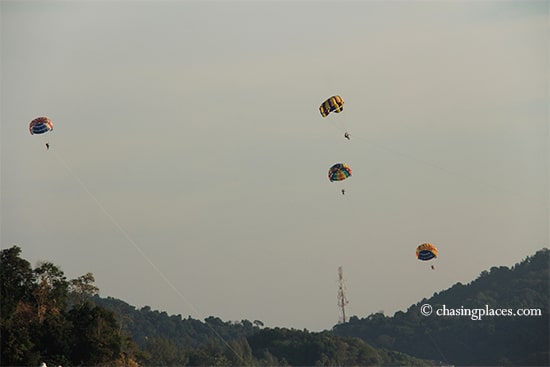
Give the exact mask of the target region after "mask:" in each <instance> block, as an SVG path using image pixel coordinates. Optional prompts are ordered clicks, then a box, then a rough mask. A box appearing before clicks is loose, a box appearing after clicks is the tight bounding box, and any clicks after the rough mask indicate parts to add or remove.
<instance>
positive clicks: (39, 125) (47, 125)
mask: <svg viewBox="0 0 550 367" xmlns="http://www.w3.org/2000/svg"><path fill="white" fill-rule="evenodd" d="M52 130H53V122H52V120H50V119H49V118H47V117H37V118H35V119H34V120H32V121H31V122H30V123H29V132H30V133H31V135H42V134H45V133H47V132H50V131H52ZM49 149H50V143H49V142H46V150H49Z"/></svg>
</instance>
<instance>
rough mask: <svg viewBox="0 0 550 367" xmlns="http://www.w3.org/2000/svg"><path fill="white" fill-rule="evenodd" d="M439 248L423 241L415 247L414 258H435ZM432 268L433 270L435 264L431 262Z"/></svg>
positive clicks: (425, 259) (426, 259) (422, 259)
mask: <svg viewBox="0 0 550 367" xmlns="http://www.w3.org/2000/svg"><path fill="white" fill-rule="evenodd" d="M437 256H439V250H438V249H437V247H435V246H434V245H432V244H431V243H423V244H421V245H419V246H418V247H417V248H416V258H417V259H418V260H421V261H428V260H432V259H435V258H437ZM431 267H432V270H435V265H433V264H432V266H431Z"/></svg>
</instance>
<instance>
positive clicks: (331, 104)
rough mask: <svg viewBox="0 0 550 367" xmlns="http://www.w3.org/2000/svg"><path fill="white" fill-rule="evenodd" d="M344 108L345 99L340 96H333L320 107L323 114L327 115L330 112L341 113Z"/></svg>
mask: <svg viewBox="0 0 550 367" xmlns="http://www.w3.org/2000/svg"><path fill="white" fill-rule="evenodd" d="M343 110H344V99H343V98H342V97H340V96H332V97H330V98H329V99H327V100H326V101H324V102H323V103H322V104H321V106H320V107H319V112H321V116H323V117H327V116H328V114H329V113H331V112H334V113H340V112H342V111H343Z"/></svg>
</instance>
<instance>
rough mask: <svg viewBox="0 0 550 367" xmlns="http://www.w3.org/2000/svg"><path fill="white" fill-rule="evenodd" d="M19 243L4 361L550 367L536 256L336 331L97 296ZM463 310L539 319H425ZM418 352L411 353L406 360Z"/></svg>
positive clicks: (4, 290)
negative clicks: (198, 314)
mask: <svg viewBox="0 0 550 367" xmlns="http://www.w3.org/2000/svg"><path fill="white" fill-rule="evenodd" d="M20 253H21V249H20V248H19V247H17V246H13V247H12V248H9V249H6V250H2V252H1V258H0V260H1V263H0V290H1V298H0V306H1V314H0V316H1V318H0V327H1V365H11V366H33V365H34V366H37V365H39V364H40V362H42V361H45V362H47V363H48V365H72V366H84V365H86V366H118V365H125V366H132V367H137V366H176V365H177V366H235V365H247V366H265V365H270V366H275V365H281V366H285V365H287V366H300V365H308V366H334V365H365V366H367V365H391V366H405V365H415V366H418V365H435V364H438V363H440V362H435V361H441V363H446V364H450V363H452V364H457V365H465V364H468V365H549V357H548V350H549V347H548V346H549V318H548V316H549V309H548V307H549V300H550V295H549V286H550V285H549V259H550V252H549V251H548V250H546V249H545V250H541V251H539V252H537V253H536V254H535V255H534V256H531V257H528V258H527V259H525V260H524V261H522V262H521V263H519V264H516V265H515V266H514V267H512V268H511V269H510V268H507V267H493V268H491V269H490V271H485V272H483V273H482V274H481V275H480V276H479V278H478V279H476V280H474V281H473V282H471V283H470V284H467V285H463V284H460V283H458V284H455V285H454V286H453V287H451V288H450V289H448V290H445V291H442V292H440V293H436V294H434V295H433V297H431V298H430V299H424V300H422V301H421V302H419V303H417V304H415V305H413V306H411V307H410V308H409V309H408V310H407V312H397V313H395V315H394V316H393V317H386V316H384V315H383V314H381V313H378V314H373V315H370V316H368V317H366V318H364V319H359V318H358V317H356V316H354V317H352V318H351V320H350V322H348V323H346V324H340V325H337V326H335V327H334V329H333V330H332V331H323V332H309V331H307V330H295V329H286V328H264V327H263V324H262V322H261V321H258V320H256V321H253V322H250V321H248V320H242V321H239V322H224V321H222V320H220V319H219V318H217V317H208V318H206V319H205V320H203V321H200V320H196V319H193V318H191V317H187V318H184V317H182V316H181V315H168V314H167V313H166V312H159V311H153V310H151V308H150V307H148V306H145V307H143V308H141V309H136V308H135V307H133V306H130V305H128V304H127V303H125V302H123V301H120V300H117V299H114V298H101V297H99V296H98V295H97V293H98V291H99V290H98V288H96V287H95V286H94V285H93V282H94V278H93V275H92V274H91V273H88V274H85V275H83V276H81V277H78V278H77V279H72V280H67V279H66V278H65V276H64V274H63V272H62V271H61V269H60V268H58V267H57V266H55V265H54V264H52V263H49V262H44V263H41V264H38V265H37V266H36V267H35V268H34V269H33V268H32V267H31V266H30V264H29V263H28V262H27V261H26V260H24V259H22V258H20ZM424 304H430V305H431V306H432V308H433V310H434V311H436V310H441V309H442V308H443V307H446V308H447V309H448V310H461V306H462V307H463V308H464V309H474V308H479V309H485V307H488V308H490V309H497V308H499V309H502V308H504V309H513V310H514V311H515V310H517V309H540V310H541V314H540V315H539V316H531V317H519V316H508V317H505V316H500V317H497V316H482V317H481V320H473V319H472V317H471V316H451V315H446V316H435V315H433V314H432V315H431V316H428V317H426V316H423V315H422V314H421V307H422V305H424ZM411 356H414V357H411Z"/></svg>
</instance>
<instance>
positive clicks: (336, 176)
mask: <svg viewBox="0 0 550 367" xmlns="http://www.w3.org/2000/svg"><path fill="white" fill-rule="evenodd" d="M351 173H352V171H351V167H350V166H348V165H347V164H346V163H336V164H334V165H332V167H330V169H329V170H328V179H329V181H330V182H333V181H342V180H345V179H346V178H348V177H350V176H351Z"/></svg>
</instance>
